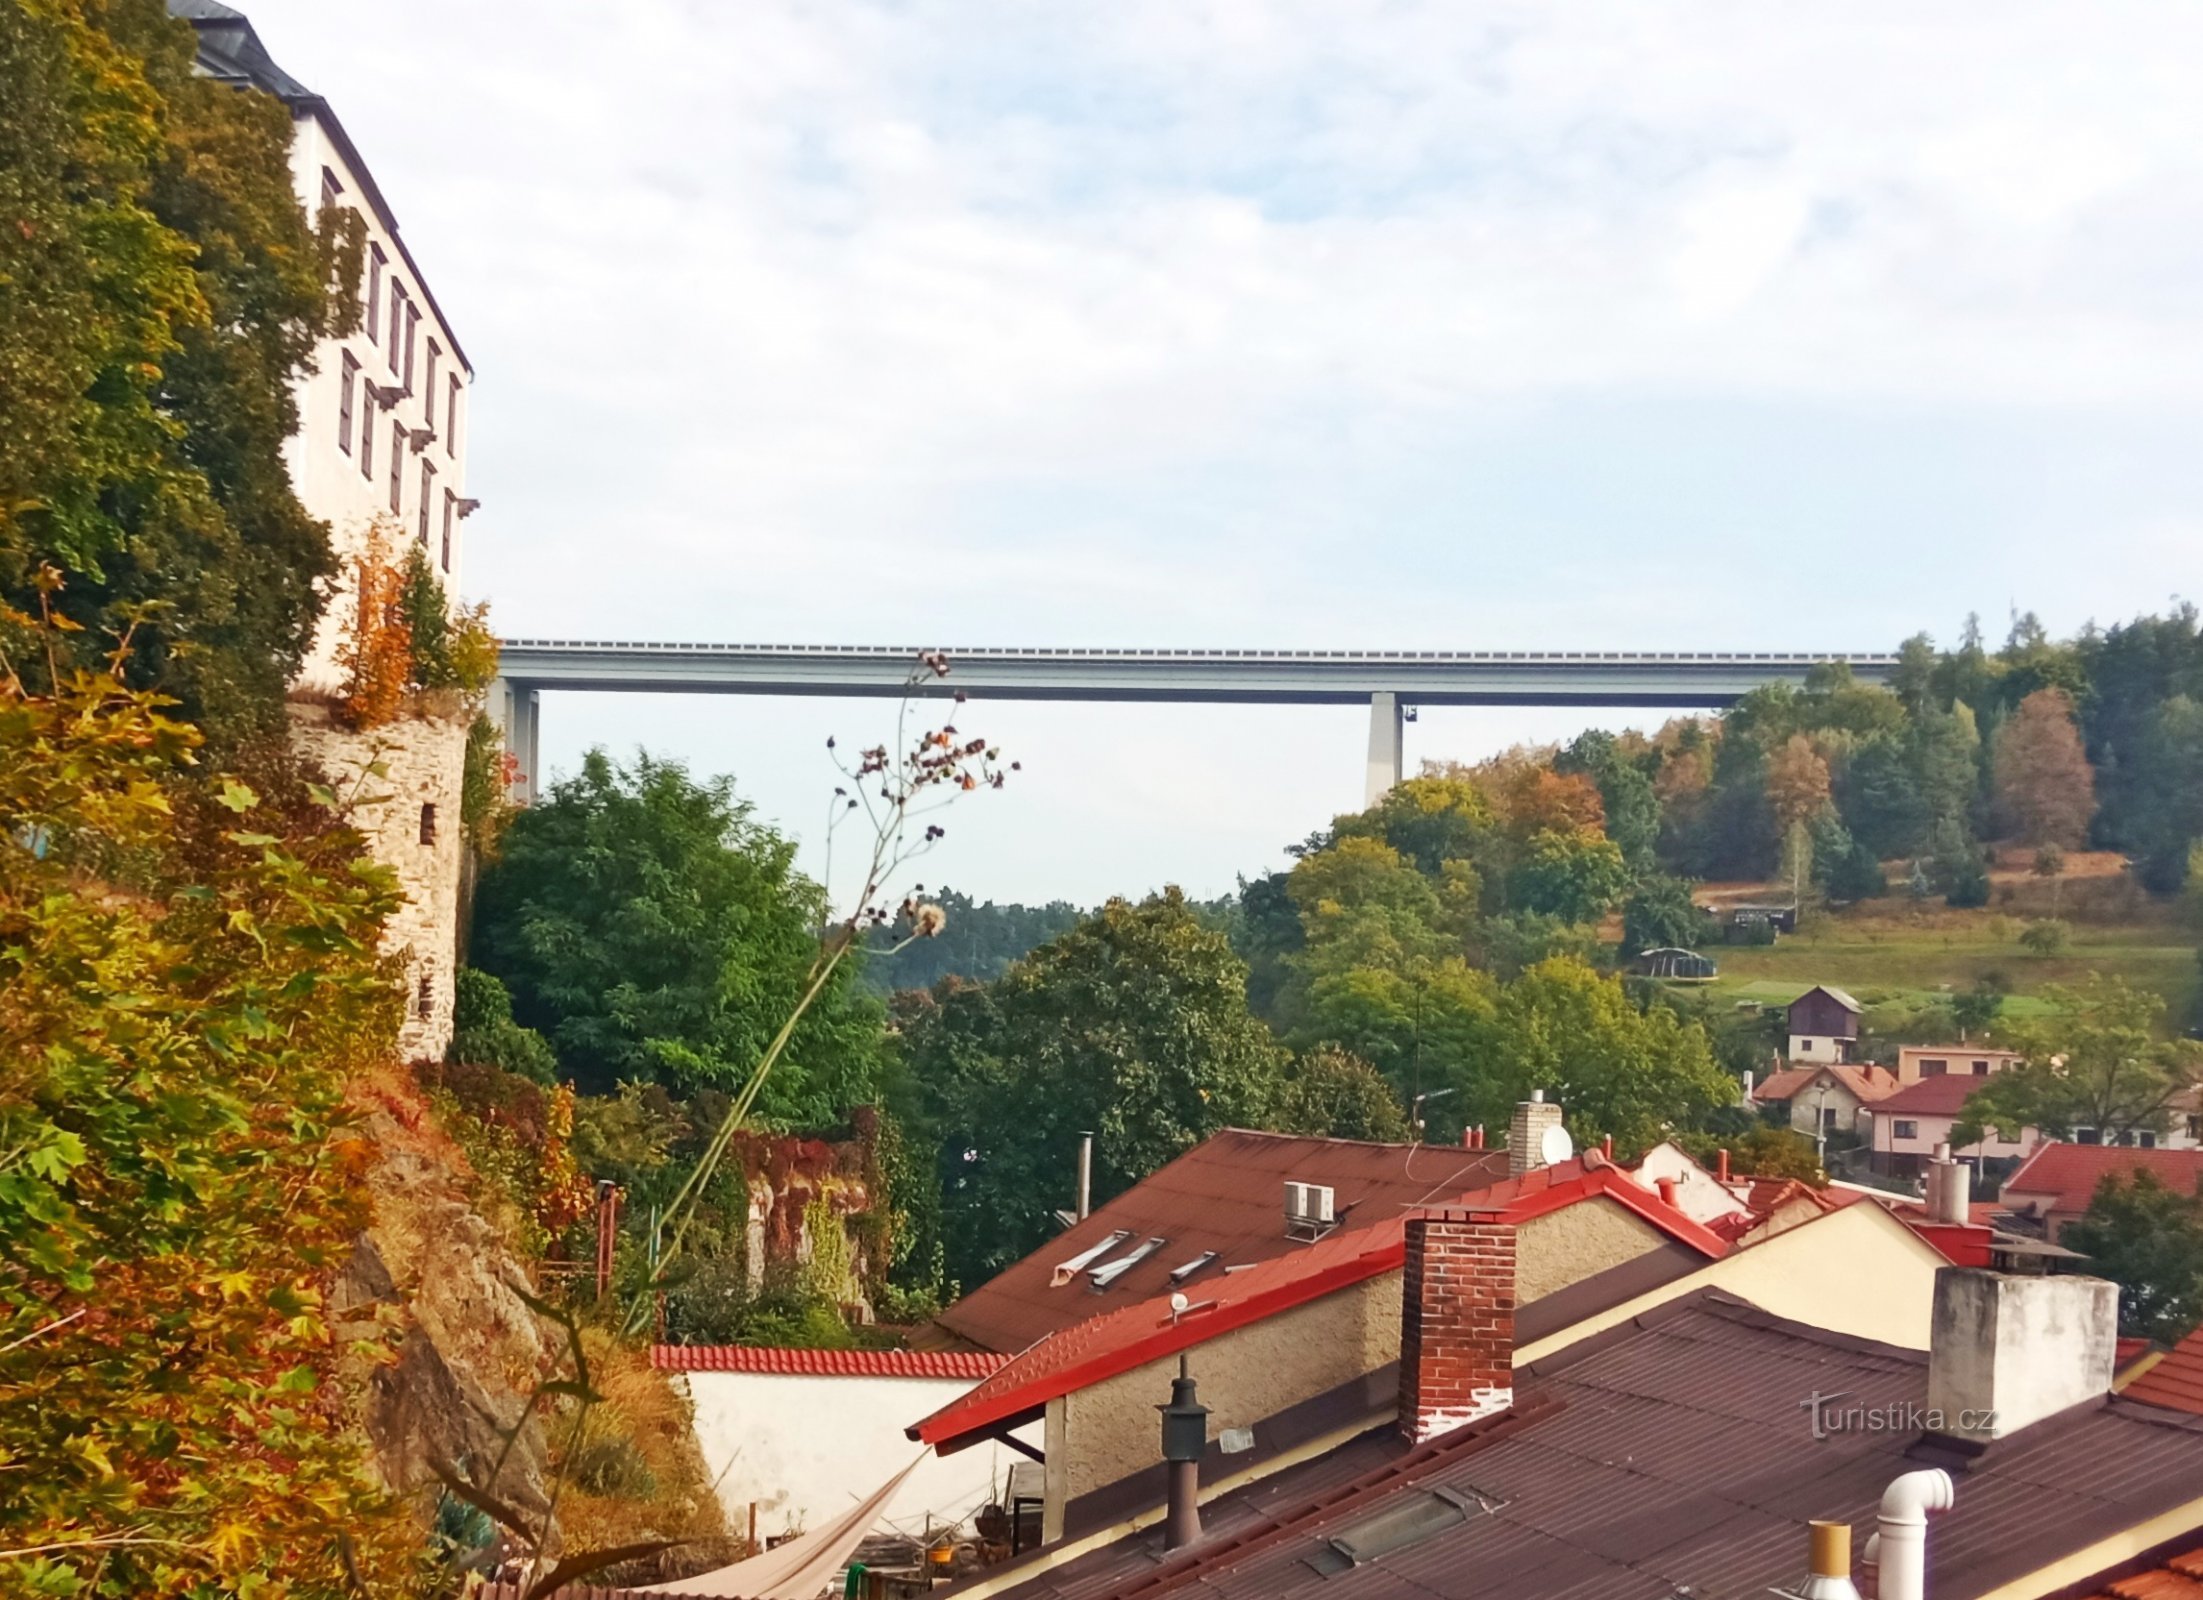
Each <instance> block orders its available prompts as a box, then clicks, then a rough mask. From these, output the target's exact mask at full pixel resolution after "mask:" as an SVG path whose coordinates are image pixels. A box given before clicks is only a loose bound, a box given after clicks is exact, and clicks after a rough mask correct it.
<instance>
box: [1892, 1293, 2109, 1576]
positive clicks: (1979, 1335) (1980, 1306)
mask: <svg viewBox="0 0 2203 1600" xmlns="http://www.w3.org/2000/svg"><path fill="white" fill-rule="evenodd" d="M2118 1332H2119V1289H2118V1286H2117V1285H2116V1284H2112V1283H2107V1282H2105V1281H2104V1280H2103V1279H2102V1278H2082V1277H2066V1276H2059V1277H2014V1276H2011V1275H2009V1274H2007V1273H2001V1272H1990V1271H1987V1270H1985V1269H1983V1268H1980V1267H1945V1268H1943V1269H1942V1270H1941V1271H1939V1272H1938V1273H1936V1275H1935V1315H1934V1322H1933V1326H1932V1331H1931V1333H1930V1335H1929V1348H1928V1410H1929V1411H1930V1412H1933V1413H1938V1414H1939V1416H1938V1421H1939V1425H1940V1431H1941V1432H1943V1433H1944V1434H1947V1435H1948V1436H1950V1437H1952V1438H1955V1439H1968V1440H1973V1441H1975V1442H1977V1443H1987V1442H1988V1441H1989V1440H1991V1439H2001V1438H2003V1437H2004V1436H2005V1435H2006V1434H2010V1433H2017V1432H2018V1431H2019V1430H2020V1429H2022V1428H2024V1427H2026V1426H2027V1425H2028V1424H2029V1423H2033V1422H2040V1421H2041V1420H2042V1419H2043V1418H2044V1417H2047V1416H2051V1415H2053V1414H2055V1413H2057V1412H2060V1411H2063V1410H2065V1409H2066V1408H2067V1407H2069V1406H2077V1405H2079V1404H2081V1403H2082V1402H2083V1401H2086V1400H2093V1399H2095V1398H2096V1397H2097V1396H2099V1395H2103V1394H2108V1393H2110V1391H2111V1373H2112V1366H2113V1363H2114V1358H2115V1354H2116V1350H2115V1346H2116V1344H2117V1340H2118ZM1889 1559H1890V1558H1889V1555H1888V1553H1887V1549H1886V1541H1885V1549H1884V1553H1883V1556H1882V1560H1883V1563H1884V1564H1885V1566H1886V1565H1887V1563H1888V1561H1889ZM1883 1594H1884V1600H1903V1597H1901V1596H1897V1595H1893V1594H1891V1593H1890V1592H1889V1589H1888V1581H1887V1579H1886V1577H1885V1579H1884V1583H1883Z"/></svg>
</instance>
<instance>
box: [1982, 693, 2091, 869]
mask: <svg viewBox="0 0 2203 1600" xmlns="http://www.w3.org/2000/svg"><path fill="white" fill-rule="evenodd" d="M1996 799H1997V807H1998V809H1999V810H2000V811H2001V812H2002V813H2003V815H2004V817H2005V818H2006V819H2007V821H2008V822H2009V823H2010V825H2011V827H2012V829H2013V831H2014V832H2015V833H2017V834H2018V835H2019V837H2020V838H2021V839H2022V840H2023V841H2025V842H2026V843H2028V844H2031V845H2057V846H2059V847H2061V848H2063V849H2067V850H2070V849H2072V848H2074V847H2075V846H2076V845H2079V844H2080V843H2082V842H2083V841H2084V840H2086V839H2087V837H2088V824H2089V820H2090V819H2091V818H2092V817H2094V816H2095V814H2096V777H2095V773H2094V772H2093V771H2092V770H2091V769H2090V767H2089V765H2088V752H2087V751H2086V749H2084V748H2083V747H2082V744H2081V732H2080V729H2079V728H2078V727H2076V726H2075V725H2074V722H2073V699H2072V696H2070V695H2068V694H2067V693H2066V692H2065V691H2064V690H2063V689H2037V690H2036V691H2035V692H2034V693H2033V694H2031V695H2029V696H2028V697H2027V698H2026V699H2024V700H2022V701H2021V702H2020V703H2019V709H2018V710H2017V711H2016V712H2014V713H2013V714H2012V719H2011V721H2009V722H2007V723H2006V724H2005V725H2004V727H2003V728H2002V729H2001V730H2000V731H1999V732H1998V734H1997V738H1996Z"/></svg>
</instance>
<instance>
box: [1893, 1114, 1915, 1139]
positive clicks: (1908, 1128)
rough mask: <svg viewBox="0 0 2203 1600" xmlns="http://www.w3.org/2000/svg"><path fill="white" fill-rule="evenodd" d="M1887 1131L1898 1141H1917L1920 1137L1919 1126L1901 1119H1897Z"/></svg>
mask: <svg viewBox="0 0 2203 1600" xmlns="http://www.w3.org/2000/svg"><path fill="white" fill-rule="evenodd" d="M1889 1131H1890V1132H1891V1133H1894V1134H1895V1135H1897V1137H1898V1138H1900V1139H1917V1138H1919V1137H1920V1124H1919V1123H1917V1122H1907V1121H1906V1120H1905V1119H1904V1118H1903V1117H1899V1118H1897V1119H1896V1121H1895V1123H1894V1124H1892V1126H1891V1127H1890V1130H1889Z"/></svg>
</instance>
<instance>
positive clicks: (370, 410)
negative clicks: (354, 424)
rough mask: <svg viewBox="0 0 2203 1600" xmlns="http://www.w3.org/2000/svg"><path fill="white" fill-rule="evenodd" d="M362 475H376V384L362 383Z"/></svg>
mask: <svg viewBox="0 0 2203 1600" xmlns="http://www.w3.org/2000/svg"><path fill="white" fill-rule="evenodd" d="M360 476H361V477H363V478H367V479H370V480H372V479H373V478H374V476H375V386H374V385H373V384H371V383H368V382H366V381H365V380H362V381H361V383H360Z"/></svg>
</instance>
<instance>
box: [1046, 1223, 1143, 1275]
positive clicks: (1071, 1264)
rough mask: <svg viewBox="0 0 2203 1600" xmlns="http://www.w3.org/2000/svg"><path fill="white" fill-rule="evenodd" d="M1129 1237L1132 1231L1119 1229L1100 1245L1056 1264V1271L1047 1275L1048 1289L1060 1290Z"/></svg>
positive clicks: (1091, 1246)
mask: <svg viewBox="0 0 2203 1600" xmlns="http://www.w3.org/2000/svg"><path fill="white" fill-rule="evenodd" d="M1131 1237H1132V1231H1131V1230H1130V1229H1129V1228H1119V1229H1118V1230H1117V1231H1116V1232H1115V1233H1112V1234H1111V1235H1110V1236H1109V1237H1108V1238H1106V1239H1104V1240H1103V1241H1102V1242H1101V1243H1100V1244H1096V1245H1089V1246H1087V1247H1086V1248H1085V1249H1084V1250H1081V1251H1080V1252H1079V1253H1078V1254H1077V1255H1075V1256H1073V1257H1072V1258H1071V1259H1070V1260H1068V1261H1059V1262H1057V1263H1056V1270H1055V1271H1054V1272H1052V1273H1050V1274H1049V1275H1048V1287H1049V1288H1051V1289H1060V1288H1062V1287H1063V1286H1064V1285H1065V1284H1067V1283H1069V1282H1070V1281H1071V1280H1072V1279H1073V1278H1075V1277H1077V1276H1078V1275H1079V1274H1080V1273H1082V1272H1084V1271H1085V1270H1086V1269H1087V1268H1088V1267H1090V1266H1092V1265H1093V1264H1094V1263H1095V1262H1097V1261H1099V1260H1100V1259H1101V1258H1102V1257H1103V1256H1105V1255H1107V1254H1109V1252H1110V1251H1112V1250H1114V1249H1116V1248H1117V1246H1119V1245H1120V1244H1123V1243H1124V1242H1125V1240H1127V1239H1129V1238H1131Z"/></svg>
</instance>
